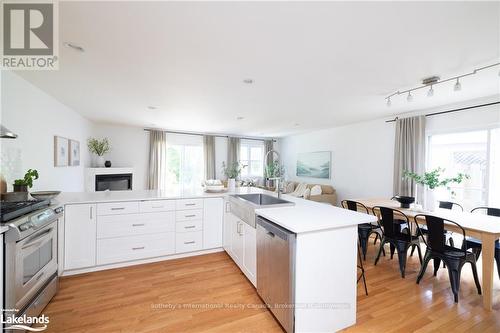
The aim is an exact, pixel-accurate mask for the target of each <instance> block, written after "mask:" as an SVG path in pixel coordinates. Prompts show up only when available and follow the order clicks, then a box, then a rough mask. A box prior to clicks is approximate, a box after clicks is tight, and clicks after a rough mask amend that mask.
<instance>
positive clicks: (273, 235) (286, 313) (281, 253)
mask: <svg viewBox="0 0 500 333" xmlns="http://www.w3.org/2000/svg"><path fill="white" fill-rule="evenodd" d="M295 245H296V235H295V234H294V233H293V232H290V231H289V230H286V229H284V228H282V227H280V226H278V225H276V224H274V223H272V222H270V221H268V220H266V219H264V218H263V217H260V216H257V292H258V293H259V295H260V297H261V298H262V300H263V301H264V302H265V303H266V304H267V305H268V306H269V309H270V310H271V312H272V313H273V315H274V316H275V317H276V319H277V320H278V321H279V323H280V324H281V326H282V327H283V328H284V329H285V331H286V332H288V333H292V332H293V331H294V313H295V311H294V304H295V293H294V285H295V284H294V281H295Z"/></svg>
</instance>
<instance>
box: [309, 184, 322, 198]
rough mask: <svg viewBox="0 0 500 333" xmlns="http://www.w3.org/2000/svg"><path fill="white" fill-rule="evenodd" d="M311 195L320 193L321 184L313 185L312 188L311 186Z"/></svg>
mask: <svg viewBox="0 0 500 333" xmlns="http://www.w3.org/2000/svg"><path fill="white" fill-rule="evenodd" d="M313 195H321V186H319V185H314V186H313V187H312V188H311V196H313Z"/></svg>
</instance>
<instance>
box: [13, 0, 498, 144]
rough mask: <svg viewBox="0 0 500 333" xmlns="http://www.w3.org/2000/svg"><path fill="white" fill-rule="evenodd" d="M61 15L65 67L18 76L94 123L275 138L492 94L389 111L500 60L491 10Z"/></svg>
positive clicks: (259, 6) (134, 8)
mask: <svg viewBox="0 0 500 333" xmlns="http://www.w3.org/2000/svg"><path fill="white" fill-rule="evenodd" d="M59 17H60V28H59V29H60V43H61V47H60V70H59V71H51V72H48V71H36V72H35V71H24V72H19V74H21V75H22V76H23V77H24V78H26V79H28V80H29V81H31V82H32V83H34V84H35V85H36V86H38V87H40V88H41V89H43V90H44V91H46V92H47V93H49V94H51V95H53V96H54V97H56V98H57V99H58V100H60V101H61V102H63V103H65V104H66V105H68V106H70V107H72V108H73V109H75V110H76V111H78V112H80V113H81V114H82V115H84V116H85V117H87V118H89V119H91V120H95V121H101V122H108V123H118V124H129V125H135V126H146V127H159V128H167V129H174V130H189V131H203V132H216V133H230V134H240V135H251V136H283V135H287V134H290V133H296V132H302V131H307V130H312V129H318V128H325V127H332V126H339V125H343V124H347V123H352V122H357V121H362V120H367V119H374V118H379V117H383V116H389V115H394V114H397V113H402V112H408V111H412V110H417V109H423V108H428V107H434V106H438V105H442V104H448V103H455V102H459V101H463V100H467V99H473V98H478V97H482V96H491V95H494V94H498V93H499V92H500V86H499V85H500V80H499V77H498V70H499V68H494V69H491V70H489V71H486V72H484V73H480V74H477V75H475V76H472V77H468V78H465V79H464V80H463V81H462V86H463V89H462V91H460V92H453V89H452V86H453V83H451V84H450V85H443V86H437V87H435V96H434V97H433V98H427V97H426V96H425V91H423V92H422V93H417V94H415V98H414V101H413V102H412V103H407V102H406V99H405V97H403V96H401V97H399V100H398V99H394V100H393V105H392V107H390V108H388V107H387V106H386V105H385V101H384V97H385V96H386V95H388V94H389V93H391V92H394V91H396V90H398V89H405V88H409V87H412V86H415V85H417V84H418V83H419V81H420V80H421V79H422V78H423V77H426V76H429V75H434V74H437V75H441V77H446V76H451V75H457V74H462V73H464V72H468V71H470V70H472V69H474V68H475V67H478V66H482V65H486V64H490V63H493V62H497V61H499V59H500V2H420V3H418V2H399V3H396V2H350V3H346V2H329V3H327V2H316V3H305V2H273V3H271V2H267V3H266V2H233V3H229V2H214V3H210V2H196V3H195V2H192V3H189V2H147V3H145V2H122V1H114V2H104V3H103V2H101V3H99V2H61V3H60V8H59ZM65 41H69V42H73V43H75V44H78V45H80V46H82V47H83V48H85V53H79V52H77V51H75V50H73V49H69V48H66V47H63V46H62V43H63V42H65ZM245 78H252V79H253V80H254V84H251V85H248V84H244V83H243V82H242V80H243V79H245ZM148 105H153V106H157V107H158V109H157V110H153V111H151V110H148V109H147V106H148ZM239 116H241V117H245V119H244V120H236V117H239ZM297 124H298V125H297Z"/></svg>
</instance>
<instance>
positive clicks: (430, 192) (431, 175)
mask: <svg viewBox="0 0 500 333" xmlns="http://www.w3.org/2000/svg"><path fill="white" fill-rule="evenodd" d="M444 171H445V169H443V168H437V169H434V170H431V171H430V172H424V174H423V175H419V174H416V173H414V172H409V171H406V170H405V171H404V172H403V176H404V177H406V178H409V179H412V180H413V181H414V182H415V183H417V184H420V185H423V186H424V187H425V189H426V191H425V200H424V209H425V210H427V211H431V212H432V211H434V209H435V206H436V199H435V197H434V190H435V189H436V188H438V187H446V188H447V189H448V191H451V188H450V184H453V183H454V184H460V183H461V182H462V181H463V180H464V179H469V178H470V176H469V175H467V174H464V173H458V174H457V175H456V176H455V177H452V178H443V179H440V178H441V174H442V173H443V172H444ZM451 193H452V194H453V193H454V192H453V191H451Z"/></svg>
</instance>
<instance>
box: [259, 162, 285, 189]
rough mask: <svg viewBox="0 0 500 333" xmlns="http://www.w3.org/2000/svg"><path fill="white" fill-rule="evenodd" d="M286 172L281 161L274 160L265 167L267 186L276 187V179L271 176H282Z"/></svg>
mask: <svg viewBox="0 0 500 333" xmlns="http://www.w3.org/2000/svg"><path fill="white" fill-rule="evenodd" d="M284 174H285V167H284V166H283V165H280V163H279V161H273V162H272V163H269V164H267V165H266V166H265V168H264V177H265V178H266V187H267V188H274V183H275V180H274V179H270V178H281V177H283V175H284Z"/></svg>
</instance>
